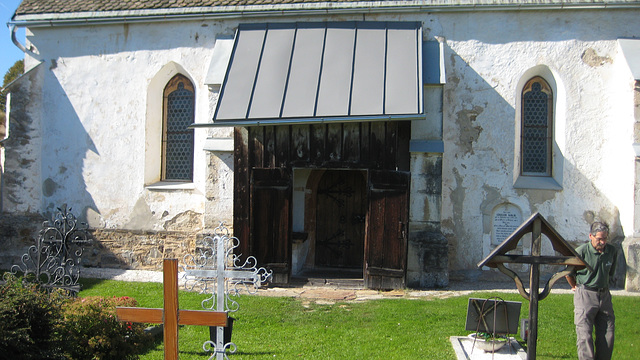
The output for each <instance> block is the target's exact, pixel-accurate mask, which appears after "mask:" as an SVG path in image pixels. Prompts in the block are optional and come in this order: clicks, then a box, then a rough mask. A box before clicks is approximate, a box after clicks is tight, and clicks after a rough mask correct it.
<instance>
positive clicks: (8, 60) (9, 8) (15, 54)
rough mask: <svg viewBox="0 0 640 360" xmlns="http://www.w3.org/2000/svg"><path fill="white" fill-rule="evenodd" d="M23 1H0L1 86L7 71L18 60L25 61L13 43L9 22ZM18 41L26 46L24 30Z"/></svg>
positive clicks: (19, 32)
mask: <svg viewBox="0 0 640 360" xmlns="http://www.w3.org/2000/svg"><path fill="white" fill-rule="evenodd" d="M20 1H21V0H0V86H2V79H3V78H4V74H6V73H7V70H9V68H10V67H11V66H12V65H13V64H14V63H15V62H16V61H18V60H20V59H24V53H23V52H22V51H20V49H18V48H17V47H16V46H15V45H14V44H13V42H11V32H9V27H7V22H9V20H11V16H13V12H14V11H16V9H17V8H18V5H20ZM17 34H18V40H19V41H20V42H21V43H22V44H24V29H19V30H18V32H17Z"/></svg>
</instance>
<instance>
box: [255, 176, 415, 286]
mask: <svg viewBox="0 0 640 360" xmlns="http://www.w3.org/2000/svg"><path fill="white" fill-rule="evenodd" d="M367 175H368V176H367V178H365V177H364V175H363V172H360V171H343V170H336V171H327V172H325V174H324V175H323V177H322V179H321V181H320V183H319V185H318V189H317V191H318V194H317V204H316V205H317V209H316V240H315V241H316V244H315V245H316V246H315V262H316V265H317V266H323V267H344V268H362V269H363V273H364V280H365V286H367V287H368V288H373V289H397V288H403V287H404V286H405V273H406V259H407V238H408V234H407V226H408V201H409V174H408V173H404V172H397V171H377V170H370V171H368V172H367ZM251 193H252V196H251V199H252V201H251V218H252V221H251V241H250V244H251V250H250V253H251V254H253V255H254V256H256V258H258V259H259V261H260V262H261V263H262V264H264V265H266V266H267V267H268V268H270V269H271V270H273V271H274V274H275V278H276V279H277V280H276V282H279V283H285V282H287V281H288V279H289V276H290V269H291V267H290V264H291V181H290V175H289V174H287V173H286V172H284V171H278V170H274V169H254V171H253V181H252V189H251Z"/></svg>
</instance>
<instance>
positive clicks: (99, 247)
mask: <svg viewBox="0 0 640 360" xmlns="http://www.w3.org/2000/svg"><path fill="white" fill-rule="evenodd" d="M46 220H48V219H46V218H44V217H42V216H40V215H19V216H16V215H6V214H3V215H2V216H0V246H1V248H2V251H1V252H0V269H2V270H9V269H10V268H11V266H12V265H16V264H21V258H22V256H23V255H24V254H26V253H27V250H28V249H29V247H30V246H33V245H35V244H36V239H37V238H38V234H39V232H40V230H41V229H42V228H43V226H42V224H43V222H45V221H46ZM88 231H89V233H90V234H91V235H92V237H93V241H94V242H93V245H91V246H88V247H86V248H85V250H84V254H83V257H82V262H81V264H82V266H84V267H95V268H115V269H136V270H155V271H162V259H163V258H177V259H182V257H183V256H184V255H186V254H190V253H193V252H194V251H195V249H196V241H197V240H198V239H201V238H202V237H203V234H202V233H201V232H189V231H127V230H113V229H88Z"/></svg>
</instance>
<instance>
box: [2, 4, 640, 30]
mask: <svg viewBox="0 0 640 360" xmlns="http://www.w3.org/2000/svg"><path fill="white" fill-rule="evenodd" d="M605 8H606V9H631V8H634V9H640V2H637V1H633V2H630V1H618V2H599V1H595V2H582V1H576V2H561V1H558V2H556V1H549V2H536V3H519V2H516V3H514V2H507V1H494V2H493V3H483V4H478V3H476V2H474V1H469V2H467V1H458V2H448V1H442V2H437V1H436V2H429V3H428V4H427V3H426V2H425V1H422V0H413V1H384V2H382V1H362V2H321V3H295V4H277V5H248V6H246V5H243V6H210V7H189V8H171V9H144V10H117V11H96V12H72V13H42V14H25V15H14V16H13V17H12V19H11V21H10V22H9V23H8V25H10V26H17V27H40V26H42V27H47V26H80V25H90V24H113V23H132V22H157V21H180V20H182V21H183V20H210V19H229V18H251V17H276V16H317V15H341V14H342V15H346V14H362V13H372V14H374V13H401V12H469V11H523V10H569V9H574V10H579V9H591V10H593V9H605Z"/></svg>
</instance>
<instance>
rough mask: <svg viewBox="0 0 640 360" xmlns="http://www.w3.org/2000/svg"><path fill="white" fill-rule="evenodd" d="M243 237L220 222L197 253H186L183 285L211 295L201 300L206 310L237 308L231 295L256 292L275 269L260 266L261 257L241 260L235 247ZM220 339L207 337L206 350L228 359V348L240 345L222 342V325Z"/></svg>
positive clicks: (203, 241) (201, 243)
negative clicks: (234, 233) (231, 231)
mask: <svg viewBox="0 0 640 360" xmlns="http://www.w3.org/2000/svg"><path fill="white" fill-rule="evenodd" d="M239 245H240V240H238V238H236V237H233V236H231V235H230V233H229V229H228V228H227V227H226V226H225V225H224V223H220V225H219V226H218V227H217V228H216V229H215V230H214V235H213V236H206V237H204V238H203V239H202V240H200V241H198V242H197V243H196V252H195V254H188V255H185V256H184V257H183V264H184V265H182V270H183V274H184V275H183V280H184V286H185V287H186V288H187V289H188V290H190V291H199V292H200V293H202V294H207V295H208V297H207V298H206V299H204V300H203V301H202V302H201V305H202V308H203V309H205V310H214V311H220V312H222V311H224V312H227V313H229V312H235V311H238V309H239V308H240V305H239V304H238V302H237V301H236V300H234V299H232V298H231V296H235V297H237V296H239V295H240V293H241V292H242V291H246V292H247V293H249V294H254V293H256V292H257V291H258V289H259V288H260V286H262V284H264V283H266V282H268V281H269V280H270V279H271V277H272V273H273V272H272V271H271V270H267V269H265V268H262V267H261V268H258V261H257V259H256V258H255V257H253V256H248V257H247V258H246V259H245V260H244V261H242V254H235V253H234V249H237V248H238V247H239ZM216 330H217V334H218V336H217V341H216V343H214V342H213V341H206V342H205V343H204V345H203V348H204V349H205V351H211V350H210V349H211V347H213V351H214V355H212V357H211V359H213V358H214V356H216V358H217V359H220V360H221V359H228V357H227V355H226V352H227V351H229V353H231V354H233V353H235V351H236V349H237V347H236V345H235V344H234V343H232V342H228V343H226V344H224V343H223V340H222V339H223V336H222V335H223V328H221V327H220V328H217V329H216Z"/></svg>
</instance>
